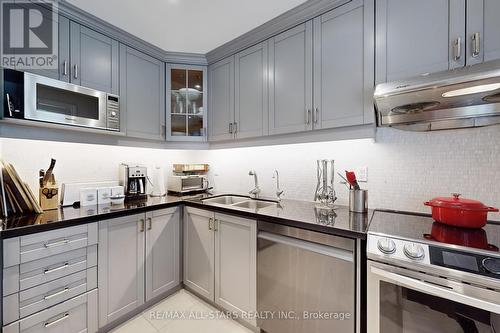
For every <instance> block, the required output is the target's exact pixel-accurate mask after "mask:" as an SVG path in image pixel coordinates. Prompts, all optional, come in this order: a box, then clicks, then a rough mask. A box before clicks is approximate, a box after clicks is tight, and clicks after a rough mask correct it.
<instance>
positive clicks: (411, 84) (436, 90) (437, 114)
mask: <svg viewBox="0 0 500 333" xmlns="http://www.w3.org/2000/svg"><path fill="white" fill-rule="evenodd" d="M374 99H375V108H376V110H377V118H378V119H377V121H378V126H390V127H395V128H399V129H403V130H410V131H433V130H442V129H451V128H465V127H479V126H487V125H493V124H499V123H500V60H498V61H497V60H495V61H490V62H486V63H483V64H479V65H474V66H469V67H463V68H460V69H456V70H452V71H446V72H440V73H434V74H429V75H422V76H419V77H416V78H412V79H408V80H405V81H398V82H391V83H384V84H379V85H377V87H376V88H375V94H374Z"/></svg>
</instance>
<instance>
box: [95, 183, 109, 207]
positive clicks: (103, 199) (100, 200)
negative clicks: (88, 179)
mask: <svg viewBox="0 0 500 333" xmlns="http://www.w3.org/2000/svg"><path fill="white" fill-rule="evenodd" d="M110 197H111V188H110V187H99V188H98V189H97V204H98V205H107V204H109V203H111V199H110Z"/></svg>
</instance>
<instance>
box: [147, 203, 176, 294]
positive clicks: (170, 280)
mask: <svg viewBox="0 0 500 333" xmlns="http://www.w3.org/2000/svg"><path fill="white" fill-rule="evenodd" d="M146 219H147V228H146V301H149V300H151V299H153V298H155V297H157V296H160V295H162V294H164V293H165V292H167V291H169V290H170V289H172V288H174V287H176V286H178V285H179V283H180V216H179V209H178V208H169V209H164V210H159V211H153V212H150V213H147V215H146Z"/></svg>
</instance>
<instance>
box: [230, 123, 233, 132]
mask: <svg viewBox="0 0 500 333" xmlns="http://www.w3.org/2000/svg"><path fill="white" fill-rule="evenodd" d="M229 133H230V134H233V123H229Z"/></svg>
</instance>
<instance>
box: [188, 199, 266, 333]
mask: <svg viewBox="0 0 500 333" xmlns="http://www.w3.org/2000/svg"><path fill="white" fill-rule="evenodd" d="M256 229H257V224H256V221H254V220H249V219H245V218H240V217H235V216H232V215H225V214H219V213H214V212H211V211H207V210H201V209H197V208H192V207H186V208H185V211H184V284H185V285H186V286H187V287H188V288H189V289H191V290H192V291H194V292H196V293H198V294H199V295H201V296H203V297H205V298H207V299H208V300H211V301H213V302H215V303H217V304H218V305H220V306H222V307H223V308H225V309H226V310H228V311H235V312H238V313H242V312H247V313H248V312H252V313H253V312H254V311H256V297H257V296H256V295H257V291H256V290H257V285H256V277H257V262H256V255H257V248H256V247H257V230H256ZM249 322H250V323H251V324H254V325H255V322H254V321H249Z"/></svg>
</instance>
